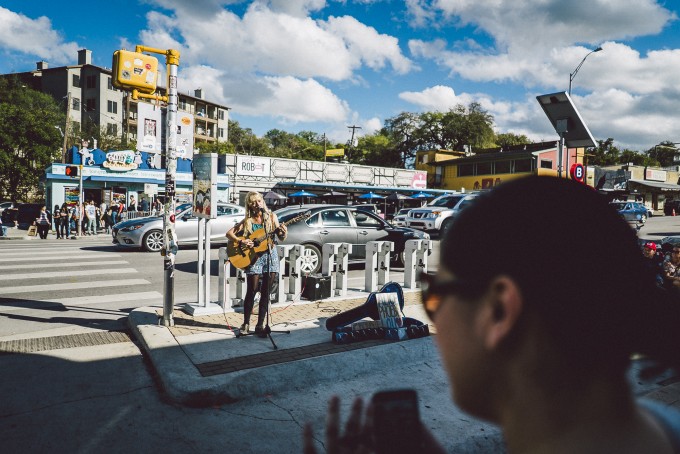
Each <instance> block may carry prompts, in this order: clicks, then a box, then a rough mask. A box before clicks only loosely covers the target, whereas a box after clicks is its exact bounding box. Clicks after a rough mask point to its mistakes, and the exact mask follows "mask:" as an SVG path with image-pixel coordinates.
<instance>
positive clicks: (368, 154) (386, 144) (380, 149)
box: [355, 131, 403, 167]
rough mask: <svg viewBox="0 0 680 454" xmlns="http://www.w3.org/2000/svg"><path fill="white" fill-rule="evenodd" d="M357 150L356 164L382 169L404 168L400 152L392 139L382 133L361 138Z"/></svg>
mask: <svg viewBox="0 0 680 454" xmlns="http://www.w3.org/2000/svg"><path fill="white" fill-rule="evenodd" d="M357 150H359V151H360V152H361V153H355V154H356V155H358V156H357V158H359V157H360V158H361V159H360V160H359V159H357V161H356V162H355V163H356V164H363V165H368V166H381V167H403V162H402V160H401V159H402V158H401V155H400V153H399V151H398V150H397V147H396V146H395V144H394V143H393V142H392V141H390V138H389V137H387V135H385V134H383V133H382V132H380V131H379V132H377V133H375V134H369V135H366V136H362V137H359V140H358V144H357Z"/></svg>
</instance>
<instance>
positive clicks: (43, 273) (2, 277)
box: [0, 268, 138, 281]
mask: <svg viewBox="0 0 680 454" xmlns="http://www.w3.org/2000/svg"><path fill="white" fill-rule="evenodd" d="M137 272H138V271H137V270H136V269H134V268H104V269H101V270H78V271H51V272H47V271H39V272H37V273H23V274H4V275H0V281H9V280H13V281H15V280H20V279H50V278H53V277H83V276H96V275H97V274H126V273H137Z"/></svg>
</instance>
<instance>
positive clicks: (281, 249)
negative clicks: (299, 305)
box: [273, 244, 296, 303]
mask: <svg viewBox="0 0 680 454" xmlns="http://www.w3.org/2000/svg"><path fill="white" fill-rule="evenodd" d="M295 247H296V245H294V244H278V245H276V252H277V253H278V255H279V274H278V280H279V285H278V286H277V287H276V288H277V291H276V298H275V301H273V302H277V303H283V302H285V301H286V300H287V299H288V298H287V294H286V288H285V286H284V277H285V273H286V262H287V261H288V257H289V256H290V252H291V251H292V250H293V249H294V248H295ZM290 269H291V271H289V272H292V267H290Z"/></svg>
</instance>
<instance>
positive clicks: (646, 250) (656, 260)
mask: <svg viewBox="0 0 680 454" xmlns="http://www.w3.org/2000/svg"><path fill="white" fill-rule="evenodd" d="M656 250H657V247H656V243H653V242H651V241H650V242H647V243H645V245H644V247H643V248H642V255H643V256H644V257H645V258H646V259H647V260H645V261H644V263H645V270H646V271H647V273H649V274H652V275H653V276H654V279H655V280H656V284H657V285H659V286H661V287H663V285H664V270H663V257H661V256H660V255H659V254H657V253H656Z"/></svg>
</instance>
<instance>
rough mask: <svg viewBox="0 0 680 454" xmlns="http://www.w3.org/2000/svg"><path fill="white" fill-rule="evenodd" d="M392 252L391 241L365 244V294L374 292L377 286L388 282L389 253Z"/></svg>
mask: <svg viewBox="0 0 680 454" xmlns="http://www.w3.org/2000/svg"><path fill="white" fill-rule="evenodd" d="M393 250H394V243H393V242H391V241H369V242H368V243H366V270H365V288H364V291H366V292H375V291H377V290H378V286H379V285H384V284H386V283H387V282H388V281H389V280H390V252H391V251H393Z"/></svg>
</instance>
